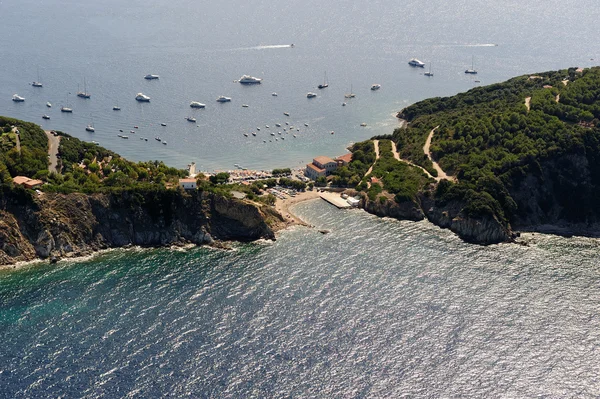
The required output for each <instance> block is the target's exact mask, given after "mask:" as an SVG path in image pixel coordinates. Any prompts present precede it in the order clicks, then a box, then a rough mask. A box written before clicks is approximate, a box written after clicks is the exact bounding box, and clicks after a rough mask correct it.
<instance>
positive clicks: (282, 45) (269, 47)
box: [230, 44, 294, 51]
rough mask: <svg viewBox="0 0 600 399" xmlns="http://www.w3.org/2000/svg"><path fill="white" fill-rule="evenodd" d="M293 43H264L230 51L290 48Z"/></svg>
mask: <svg viewBox="0 0 600 399" xmlns="http://www.w3.org/2000/svg"><path fill="white" fill-rule="evenodd" d="M292 47H294V45H293V44H265V45H261V46H252V47H238V48H234V49H231V50H230V51H248V50H269V49H277V48H292Z"/></svg>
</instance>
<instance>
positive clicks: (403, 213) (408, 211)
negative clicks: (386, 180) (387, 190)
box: [359, 194, 425, 222]
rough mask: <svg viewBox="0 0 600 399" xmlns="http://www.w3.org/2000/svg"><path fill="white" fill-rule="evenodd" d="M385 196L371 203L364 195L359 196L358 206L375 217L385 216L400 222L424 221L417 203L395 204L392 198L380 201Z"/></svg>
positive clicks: (423, 215)
mask: <svg viewBox="0 0 600 399" xmlns="http://www.w3.org/2000/svg"><path fill="white" fill-rule="evenodd" d="M383 197H386V196H385V195H382V196H380V198H377V199H376V200H374V201H371V200H370V199H369V197H367V195H366V194H363V195H362V196H361V201H360V204H359V206H360V207H361V208H363V209H364V210H366V211H367V212H369V213H372V214H374V215H377V216H387V217H391V218H395V219H401V220H412V221H415V222H416V221H419V220H423V219H425V214H424V213H423V210H422V209H421V207H420V205H419V203H418V202H416V201H415V202H413V201H404V202H402V203H397V202H396V201H394V198H393V197H391V196H390V197H386V199H385V200H382V198H383Z"/></svg>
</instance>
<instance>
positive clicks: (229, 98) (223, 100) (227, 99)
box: [217, 96, 231, 103]
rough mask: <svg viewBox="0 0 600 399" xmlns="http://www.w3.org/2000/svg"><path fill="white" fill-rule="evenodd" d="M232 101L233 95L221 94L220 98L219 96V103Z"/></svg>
mask: <svg viewBox="0 0 600 399" xmlns="http://www.w3.org/2000/svg"><path fill="white" fill-rule="evenodd" d="M230 101H231V97H225V96H219V98H217V102H218V103H227V102H230Z"/></svg>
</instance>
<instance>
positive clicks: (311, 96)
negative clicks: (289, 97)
mask: <svg viewBox="0 0 600 399" xmlns="http://www.w3.org/2000/svg"><path fill="white" fill-rule="evenodd" d="M316 96H317V95H316V94H315V93H313V92H309V93H307V94H306V98H315V97H316Z"/></svg>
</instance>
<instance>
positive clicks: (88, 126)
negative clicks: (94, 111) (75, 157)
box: [85, 123, 96, 132]
mask: <svg viewBox="0 0 600 399" xmlns="http://www.w3.org/2000/svg"><path fill="white" fill-rule="evenodd" d="M85 130H86V131H88V132H95V131H96V129H95V128H94V124H93V123H90V124H89V125H87V126H86V127H85Z"/></svg>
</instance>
